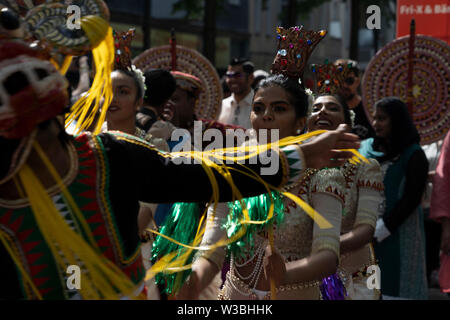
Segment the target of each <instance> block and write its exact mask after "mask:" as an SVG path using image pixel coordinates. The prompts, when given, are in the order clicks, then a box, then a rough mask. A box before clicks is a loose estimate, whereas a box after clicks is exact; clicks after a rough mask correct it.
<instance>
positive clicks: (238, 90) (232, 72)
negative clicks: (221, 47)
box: [218, 58, 255, 129]
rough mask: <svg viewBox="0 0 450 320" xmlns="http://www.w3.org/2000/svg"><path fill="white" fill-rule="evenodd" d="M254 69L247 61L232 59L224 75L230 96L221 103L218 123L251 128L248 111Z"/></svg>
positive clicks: (250, 105)
mask: <svg viewBox="0 0 450 320" xmlns="http://www.w3.org/2000/svg"><path fill="white" fill-rule="evenodd" d="M254 69H255V67H254V65H253V63H252V62H250V61H249V60H247V59H242V58H234V59H233V60H231V62H230V65H229V66H228V69H227V73H226V74H225V77H226V83H227V85H228V87H229V88H230V91H231V93H232V94H231V96H229V97H228V98H226V99H224V100H223V101H222V110H221V112H220V115H219V118H218V121H219V122H221V123H224V124H231V125H236V126H240V127H243V128H245V129H250V128H251V123H250V111H251V109H252V99H253V94H254V92H253V89H252V83H253V71H254Z"/></svg>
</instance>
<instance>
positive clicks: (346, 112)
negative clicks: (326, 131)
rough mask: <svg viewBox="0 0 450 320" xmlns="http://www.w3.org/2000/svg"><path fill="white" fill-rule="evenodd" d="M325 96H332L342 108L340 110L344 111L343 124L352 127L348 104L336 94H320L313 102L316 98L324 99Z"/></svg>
mask: <svg viewBox="0 0 450 320" xmlns="http://www.w3.org/2000/svg"><path fill="white" fill-rule="evenodd" d="M325 96H332V97H333V98H335V99H336V100H337V101H338V102H339V104H340V105H341V106H342V109H343V110H344V121H345V123H346V124H348V125H349V126H350V127H352V118H351V116H350V108H349V107H348V104H347V102H346V101H345V99H344V98H343V97H342V96H341V95H339V94H337V93H333V94H331V93H321V94H319V95H318V96H317V97H316V98H315V99H314V101H315V100H316V99H317V98H319V97H325Z"/></svg>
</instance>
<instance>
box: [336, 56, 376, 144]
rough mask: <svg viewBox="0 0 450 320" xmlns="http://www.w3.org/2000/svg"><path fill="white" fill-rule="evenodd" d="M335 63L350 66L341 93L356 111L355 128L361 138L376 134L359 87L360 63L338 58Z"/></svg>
mask: <svg viewBox="0 0 450 320" xmlns="http://www.w3.org/2000/svg"><path fill="white" fill-rule="evenodd" d="M334 64H335V65H347V66H349V67H350V70H351V72H350V74H349V75H348V76H347V77H346V78H345V79H344V83H343V87H342V88H341V91H340V95H342V96H343V97H344V98H345V100H346V103H347V105H348V107H349V108H350V109H351V110H353V111H354V112H355V125H354V127H353V130H354V131H355V132H356V133H357V134H358V135H359V137H360V138H361V139H366V138H370V137H374V136H375V131H374V130H373V128H372V126H371V125H370V122H369V120H368V119H367V115H366V112H365V111H364V105H363V102H362V98H361V96H360V95H359V93H358V87H359V85H360V83H361V77H360V74H361V71H360V69H359V66H358V63H357V62H356V61H353V60H349V59H338V60H336V61H335V62H334Z"/></svg>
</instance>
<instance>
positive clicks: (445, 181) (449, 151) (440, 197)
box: [430, 132, 450, 296]
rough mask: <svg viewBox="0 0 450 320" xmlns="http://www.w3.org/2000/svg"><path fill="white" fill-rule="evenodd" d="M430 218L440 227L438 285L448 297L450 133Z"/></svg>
mask: <svg viewBox="0 0 450 320" xmlns="http://www.w3.org/2000/svg"><path fill="white" fill-rule="evenodd" d="M430 218H431V219H434V220H435V221H436V222H438V223H440V224H441V226H442V234H441V246H440V248H441V255H440V270H439V285H440V287H441V290H442V292H446V293H447V294H448V295H449V296H450V132H448V133H447V135H446V137H445V139H444V143H443V145H442V149H441V154H440V156H439V162H438V165H437V167H436V174H435V175H434V177H433V193H432V194H431V205H430Z"/></svg>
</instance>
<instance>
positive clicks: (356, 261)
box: [308, 64, 384, 300]
mask: <svg viewBox="0 0 450 320" xmlns="http://www.w3.org/2000/svg"><path fill="white" fill-rule="evenodd" d="M312 69H313V72H314V74H315V75H316V88H317V90H316V92H317V94H318V96H317V97H316V99H315V101H314V102H313V104H312V107H311V110H310V115H309V117H308V131H310V132H311V131H314V130H335V129H336V128H337V127H338V126H339V125H340V124H341V123H346V124H347V125H348V126H349V128H352V127H353V124H354V123H353V122H354V113H353V112H352V111H351V110H350V109H349V108H348V106H347V104H346V102H345V99H344V98H343V97H342V96H340V95H339V94H338V92H339V91H340V88H341V87H342V83H343V82H344V81H345V79H346V78H347V77H348V75H347V74H348V73H349V72H351V71H350V70H351V69H350V67H349V66H345V65H339V66H336V65H330V64H324V65H313V66H312ZM339 170H341V172H342V174H343V176H344V178H345V186H344V192H345V203H344V207H343V212H342V227H341V237H340V251H341V255H340V259H339V268H338V270H339V271H338V274H337V275H334V276H333V277H328V278H325V279H324V280H323V284H322V291H323V292H322V293H323V295H324V296H326V297H327V299H330V300H333V299H343V298H344V294H345V295H346V298H347V299H353V300H368V299H369V300H377V299H379V298H380V291H379V290H378V289H376V288H369V286H368V285H367V281H368V278H369V276H370V275H371V273H372V272H373V270H375V269H374V267H375V266H376V264H377V263H376V260H375V256H374V251H373V246H372V244H371V242H372V238H373V234H374V231H375V225H376V220H377V217H378V214H379V208H380V206H381V205H382V203H383V199H384V198H383V194H382V190H383V174H382V172H381V169H380V166H379V164H378V162H377V161H376V160H374V159H370V160H369V163H352V162H346V163H345V164H344V165H343V166H341V167H340V168H339ZM369 267H370V269H369V270H372V271H370V272H368V268H369ZM376 275H377V274H376ZM340 281H343V284H344V285H345V293H344V292H339V289H341V288H340V287H336V285H337V284H338V283H339V282H340Z"/></svg>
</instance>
